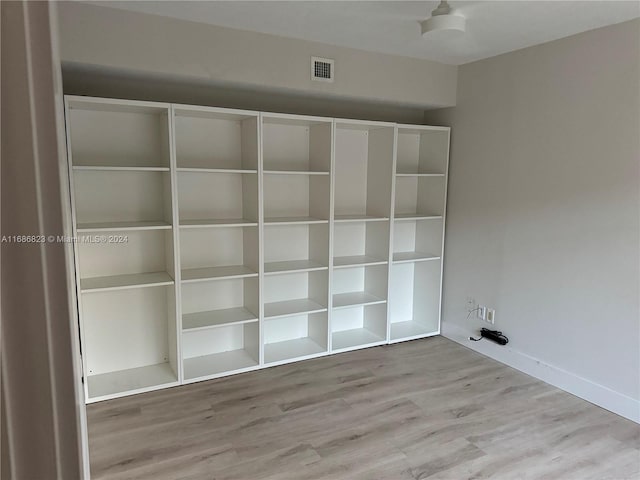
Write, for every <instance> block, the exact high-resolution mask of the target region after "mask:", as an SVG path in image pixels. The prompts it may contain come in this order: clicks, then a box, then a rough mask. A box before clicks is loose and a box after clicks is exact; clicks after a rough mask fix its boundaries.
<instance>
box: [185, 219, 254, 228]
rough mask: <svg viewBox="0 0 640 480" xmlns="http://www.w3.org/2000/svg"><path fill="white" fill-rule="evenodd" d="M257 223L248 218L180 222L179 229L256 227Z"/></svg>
mask: <svg viewBox="0 0 640 480" xmlns="http://www.w3.org/2000/svg"><path fill="white" fill-rule="evenodd" d="M256 226H258V222H256V221H254V220H250V219H248V218H225V219H212V218H202V219H198V220H182V221H181V222H180V227H181V228H209V227H256Z"/></svg>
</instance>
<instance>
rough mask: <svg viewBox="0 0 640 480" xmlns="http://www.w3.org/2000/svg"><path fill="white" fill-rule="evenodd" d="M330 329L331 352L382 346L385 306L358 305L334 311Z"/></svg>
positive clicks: (385, 327) (384, 340)
mask: <svg viewBox="0 0 640 480" xmlns="http://www.w3.org/2000/svg"><path fill="white" fill-rule="evenodd" d="M331 329H332V334H331V351H333V352H336V351H345V350H352V349H354V348H362V347H365V346H373V345H380V344H383V343H385V342H386V338H387V306H386V304H378V305H360V306H356V307H351V308H345V309H341V310H334V312H333V315H332V318H331Z"/></svg>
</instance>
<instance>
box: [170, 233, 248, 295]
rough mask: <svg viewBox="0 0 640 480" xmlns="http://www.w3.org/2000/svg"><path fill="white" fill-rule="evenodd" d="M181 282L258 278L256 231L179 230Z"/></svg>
mask: <svg viewBox="0 0 640 480" xmlns="http://www.w3.org/2000/svg"><path fill="white" fill-rule="evenodd" d="M180 260H181V264H180V265H181V268H182V282H183V283H185V282H199V281H205V280H212V279H224V278H241V277H254V276H257V275H258V272H259V263H258V228H257V227H237V226H231V227H216V228H182V229H180Z"/></svg>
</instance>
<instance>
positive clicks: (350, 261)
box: [333, 255, 389, 268]
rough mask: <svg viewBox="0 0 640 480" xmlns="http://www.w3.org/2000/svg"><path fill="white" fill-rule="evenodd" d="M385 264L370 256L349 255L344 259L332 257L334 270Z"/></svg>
mask: <svg viewBox="0 0 640 480" xmlns="http://www.w3.org/2000/svg"><path fill="white" fill-rule="evenodd" d="M386 263H389V262H388V261H387V260H386V259H382V258H377V257H372V256H370V255H349V256H344V257H333V266H334V268H341V267H360V266H367V265H384V264H386Z"/></svg>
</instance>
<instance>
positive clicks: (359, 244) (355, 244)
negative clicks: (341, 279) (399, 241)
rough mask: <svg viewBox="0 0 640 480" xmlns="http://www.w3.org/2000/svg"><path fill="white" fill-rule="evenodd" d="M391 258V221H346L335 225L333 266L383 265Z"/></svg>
mask: <svg viewBox="0 0 640 480" xmlns="http://www.w3.org/2000/svg"><path fill="white" fill-rule="evenodd" d="M388 259H389V222H388V221H385V222H346V223H337V224H335V225H334V231H333V266H334V268H347V267H356V266H363V265H382V264H385V263H387V262H388Z"/></svg>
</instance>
